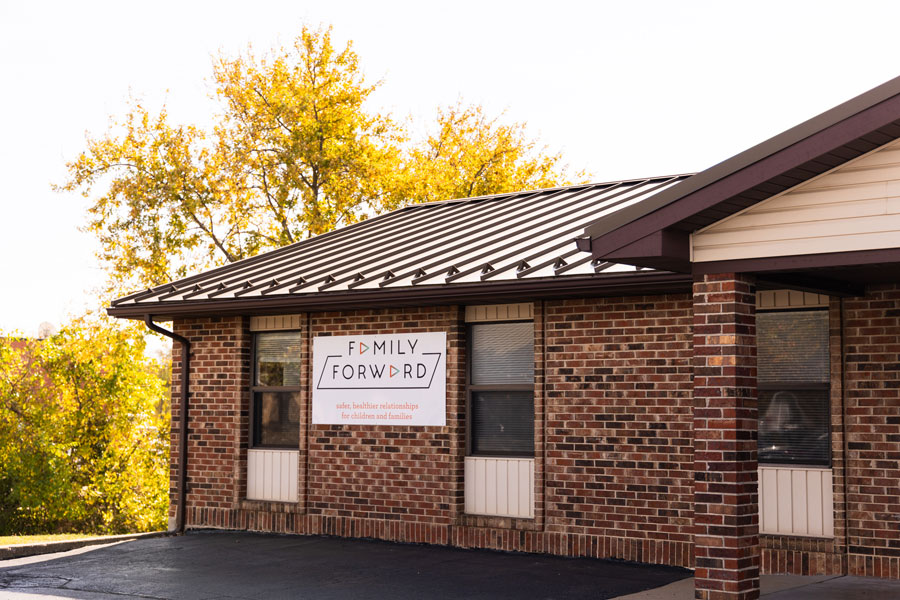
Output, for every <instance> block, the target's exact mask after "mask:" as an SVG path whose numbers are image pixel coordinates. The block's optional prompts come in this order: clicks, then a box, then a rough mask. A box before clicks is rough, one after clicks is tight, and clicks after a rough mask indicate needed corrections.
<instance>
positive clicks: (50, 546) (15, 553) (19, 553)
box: [0, 531, 169, 560]
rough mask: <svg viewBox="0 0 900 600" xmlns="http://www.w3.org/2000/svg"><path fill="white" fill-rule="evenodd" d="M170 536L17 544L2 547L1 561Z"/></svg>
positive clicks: (154, 534)
mask: <svg viewBox="0 0 900 600" xmlns="http://www.w3.org/2000/svg"><path fill="white" fill-rule="evenodd" d="M166 535H169V533H168V532H165V531H151V532H149V533H126V534H123V535H107V536H103V537H97V538H83V539H76V540H61V541H59V542H38V543H35V544H16V545H13V546H0V560H10V559H13V558H24V557H26V556H35V555H38V554H51V553H53V552H66V551H68V550H75V549H77V548H83V547H85V546H98V545H100V544H112V543H114V542H126V541H129V540H137V539H141V538H154V537H163V536H166Z"/></svg>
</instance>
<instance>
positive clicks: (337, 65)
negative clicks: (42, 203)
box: [60, 28, 585, 293]
mask: <svg viewBox="0 0 900 600" xmlns="http://www.w3.org/2000/svg"><path fill="white" fill-rule="evenodd" d="M212 80H213V82H214V84H215V93H216V98H217V99H218V101H219V103H218V104H219V111H218V112H217V113H216V115H215V119H214V122H215V125H214V127H212V128H211V129H210V130H204V129H202V128H200V127H198V126H193V125H175V124H172V123H170V121H169V118H168V115H167V114H166V112H165V111H162V112H160V113H158V114H153V113H151V112H150V111H148V110H146V109H145V108H144V107H143V106H142V105H140V104H139V103H138V104H135V105H134V106H132V107H131V110H130V111H129V112H128V113H127V115H126V117H125V118H124V119H122V120H120V121H119V122H117V123H115V124H114V126H113V127H112V128H111V129H110V131H109V132H107V133H106V134H105V135H104V136H102V137H99V138H89V139H88V143H87V148H86V149H85V150H84V152H82V154H81V155H80V156H79V157H78V158H77V159H75V160H74V161H72V162H71V163H69V165H68V169H69V178H68V181H67V182H66V183H65V184H64V185H62V186H60V187H61V188H62V189H65V190H69V191H74V190H79V191H81V192H82V194H84V196H85V197H87V198H89V199H90V201H91V206H90V209H89V213H90V214H89V223H88V225H87V229H88V230H90V231H91V232H93V233H94V234H95V235H96V236H97V238H98V239H99V241H100V251H99V254H100V258H101V260H102V262H103V264H104V266H105V267H106V269H107V271H108V273H109V275H110V278H109V286H108V288H109V289H108V290H107V292H109V293H122V292H129V291H134V290H135V289H137V288H139V287H142V286H148V285H157V284H161V283H165V282H167V281H171V280H173V279H176V278H180V277H183V276H185V275H186V274H188V272H197V271H200V270H202V269H205V268H208V267H211V266H213V265H220V264H224V263H227V262H233V261H236V260H240V259H242V258H245V257H248V256H252V255H255V254H257V253H259V252H261V251H264V250H267V249H271V248H276V247H279V246H283V245H285V244H289V243H292V242H295V241H298V240H301V239H304V238H306V237H309V236H312V235H316V234H319V233H323V232H326V231H329V230H331V229H334V228H335V227H338V226H340V225H345V224H349V223H353V222H355V221H358V220H360V219H364V218H366V217H368V216H371V215H374V214H378V213H379V212H382V211H385V210H389V209H393V208H396V207H399V206H403V205H406V204H410V203H414V202H423V201H431V200H442V199H448V198H455V197H464V196H470V195H479V194H494V193H501V192H508V191H514V190H518V189H526V188H536V187H548V186H553V185H559V184H564V183H568V182H569V177H568V175H567V174H566V168H565V166H564V165H563V164H562V160H561V157H560V156H559V155H558V154H546V152H545V149H544V148H543V147H540V146H539V145H538V144H537V143H536V142H534V141H533V140H531V139H530V138H529V137H528V135H527V133H526V130H525V126H524V124H521V123H513V124H506V123H504V122H502V121H501V120H500V119H497V118H489V117H488V116H487V115H486V114H485V113H484V110H483V109H482V108H481V107H480V106H471V107H467V106H465V105H463V104H462V103H459V102H458V103H457V104H456V105H453V106H450V107H449V108H446V109H442V110H440V111H438V114H437V119H436V122H435V125H434V126H433V127H431V128H429V130H430V133H429V134H428V135H427V136H426V137H425V139H422V140H410V139H409V137H408V135H407V133H406V130H405V128H404V127H403V126H402V123H398V122H397V121H395V120H394V119H392V118H391V117H390V116H389V115H386V114H381V113H379V112H378V111H376V110H373V109H372V108H371V107H370V96H371V95H372V93H373V91H374V90H375V89H376V88H377V86H378V84H377V83H376V84H370V83H367V81H366V79H365V77H364V76H363V74H362V70H361V68H360V65H359V57H358V56H357V54H356V53H355V52H354V51H353V48H352V45H351V44H349V43H348V44H347V45H345V46H344V47H343V48H335V47H334V45H333V44H332V38H331V29H330V28H327V29H321V28H320V29H317V30H312V29H308V28H304V29H303V31H302V32H301V34H300V36H299V37H298V38H297V40H296V41H295V42H294V44H293V45H292V46H290V47H288V48H282V49H279V50H276V51H273V52H270V53H267V54H264V55H262V56H256V55H254V53H252V52H251V51H249V50H248V51H247V53H245V54H244V55H242V56H238V57H220V58H219V59H217V60H216V61H214V64H213V75H212ZM575 178H576V179H578V180H584V178H585V175H584V174H583V173H577V174H576V175H575Z"/></svg>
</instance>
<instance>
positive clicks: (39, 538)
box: [0, 533, 103, 546]
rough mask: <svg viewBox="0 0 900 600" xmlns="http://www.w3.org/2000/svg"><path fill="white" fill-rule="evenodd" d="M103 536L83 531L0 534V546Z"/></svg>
mask: <svg viewBox="0 0 900 600" xmlns="http://www.w3.org/2000/svg"><path fill="white" fill-rule="evenodd" d="M98 537H103V536H99V535H88V534H85V533H53V534H43V535H0V546H16V545H19V544H37V543H40V542H62V541H65V540H81V539H86V538H98Z"/></svg>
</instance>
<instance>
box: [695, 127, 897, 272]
mask: <svg viewBox="0 0 900 600" xmlns="http://www.w3.org/2000/svg"><path fill="white" fill-rule="evenodd" d="M898 247H900V140H896V141H894V142H891V143H889V144H885V145H884V146H881V147H880V148H877V149H875V150H873V151H872V152H869V153H868V154H864V155H863V156H860V157H859V158H857V159H855V160H852V161H850V162H848V163H845V164H843V165H841V166H839V167H836V168H835V169H832V170H831V171H828V172H827V173H823V174H822V175H820V176H818V177H816V178H814V179H811V180H809V181H806V182H804V183H802V184H800V185H798V186H796V187H793V188H791V189H789V190H787V191H785V192H783V193H781V194H779V195H778V196H774V197H772V198H769V199H767V200H764V201H763V202H760V203H759V204H756V205H754V206H751V207H749V208H747V209H745V210H743V211H741V212H739V213H737V214H734V215H731V216H730V217H727V218H725V219H722V220H721V221H718V222H716V223H713V224H712V225H709V226H708V227H706V228H704V229H701V230H699V231H698V232H696V233H694V234H693V235H692V236H691V257H692V260H693V261H694V262H709V261H720V260H739V259H748V258H769V257H775V256H792V255H798V254H825V253H831V252H853V251H857V250H880V249H885V248H898Z"/></svg>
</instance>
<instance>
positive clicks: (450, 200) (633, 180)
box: [385, 173, 697, 214]
mask: <svg viewBox="0 0 900 600" xmlns="http://www.w3.org/2000/svg"><path fill="white" fill-rule="evenodd" d="M696 174H697V173H676V174H674V175H654V176H653V177H634V178H628V179H621V180H618V181H595V182H590V183H573V184H571V185H558V186H554V187H547V188H534V189H524V190H516V191H513V192H500V193H497V194H485V195H483V196H471V197H467V198H447V199H445V200H431V201H429V202H416V203H414V204H407V205H406V206H402V207H400V208H398V209H397V210H407V209H413V208H418V207H420V206H434V205H436V204H453V203H461V202H470V201H472V200H491V199H496V198H503V197H507V196H519V195H528V194H539V193H542V192H558V191H565V190H573V189H577V188H587V187H599V186H613V185H622V184H625V183H646V182H648V181H654V180H657V179H675V178H678V177H685V178H687V177H693V176H694V175H696ZM385 214H388V213H385Z"/></svg>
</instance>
